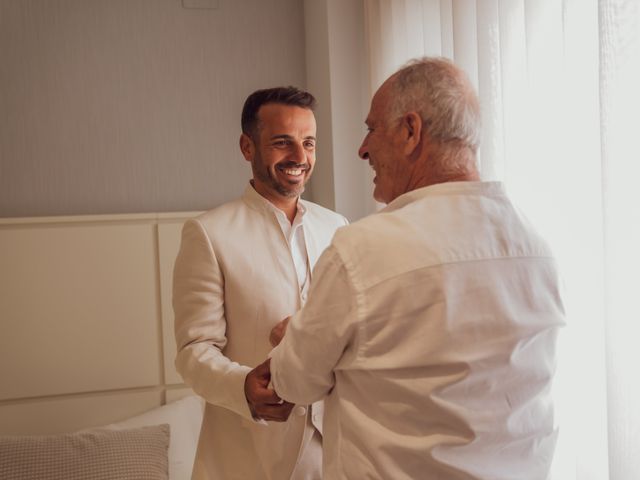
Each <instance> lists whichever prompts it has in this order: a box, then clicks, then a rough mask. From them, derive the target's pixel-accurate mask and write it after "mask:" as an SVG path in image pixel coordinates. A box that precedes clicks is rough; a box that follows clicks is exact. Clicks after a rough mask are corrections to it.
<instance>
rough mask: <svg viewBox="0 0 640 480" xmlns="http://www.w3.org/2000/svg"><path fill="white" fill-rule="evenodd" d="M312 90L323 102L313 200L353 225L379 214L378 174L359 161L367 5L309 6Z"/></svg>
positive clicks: (315, 0) (339, 0)
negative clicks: (374, 193) (375, 187)
mask: <svg viewBox="0 0 640 480" xmlns="http://www.w3.org/2000/svg"><path fill="white" fill-rule="evenodd" d="M304 16H305V33H306V56H307V79H308V88H309V89H310V90H311V91H312V92H313V93H314V95H316V97H317V98H318V102H319V106H318V110H317V112H316V118H317V120H318V132H319V136H320V137H319V142H318V158H319V161H318V162H317V164H316V168H315V171H314V175H313V178H312V179H311V182H310V183H311V188H312V199H313V200H314V201H316V202H318V203H320V204H323V205H326V206H328V207H329V208H333V209H335V210H337V211H338V212H340V213H342V214H343V215H345V216H346V217H347V218H349V219H350V220H352V221H353V220H357V219H359V218H361V217H363V216H365V215H367V214H369V213H372V212H373V211H375V210H376V204H375V202H374V201H373V198H372V191H373V181H372V179H373V174H372V170H371V168H370V167H369V164H368V163H367V162H365V161H363V160H361V159H359V158H358V148H359V146H360V144H361V142H362V139H363V138H364V135H365V133H366V128H365V124H364V120H365V118H366V116H367V112H368V110H369V100H370V98H371V95H372V92H371V89H370V86H369V75H368V71H369V68H368V61H367V59H368V52H367V48H366V38H365V37H366V36H365V25H364V17H365V16H364V2H362V1H355V0H353V1H346V2H345V1H343V0H305V2H304Z"/></svg>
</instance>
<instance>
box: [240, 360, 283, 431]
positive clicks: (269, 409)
mask: <svg viewBox="0 0 640 480" xmlns="http://www.w3.org/2000/svg"><path fill="white" fill-rule="evenodd" d="M270 362H271V359H270V358H268V359H267V360H265V361H264V362H263V363H261V364H260V365H258V366H257V367H256V368H254V369H253V370H251V371H250V372H249V373H248V374H247V377H246V378H245V380H244V394H245V397H247V404H248V405H249V410H251V415H253V418H254V419H256V420H267V421H270V422H284V421H286V420H287V418H289V414H290V413H291V409H293V403H289V402H285V401H283V400H282V399H281V398H280V397H278V395H276V392H275V390H273V389H272V388H269V381H270V380H271V371H270V370H269V363H270Z"/></svg>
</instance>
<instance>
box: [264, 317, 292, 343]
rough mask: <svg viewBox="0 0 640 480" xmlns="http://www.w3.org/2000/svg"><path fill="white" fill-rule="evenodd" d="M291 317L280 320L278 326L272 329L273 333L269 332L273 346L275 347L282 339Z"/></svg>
mask: <svg viewBox="0 0 640 480" xmlns="http://www.w3.org/2000/svg"><path fill="white" fill-rule="evenodd" d="M290 318H291V317H287V318H285V319H284V320H282V321H280V322H278V323H277V324H276V326H275V327H273V328H272V329H271V333H270V334H269V342H271V346H272V347H275V346H276V345H278V344H279V343H280V342H281V341H282V338H283V337H284V334H285V333H286V331H287V325H289V319H290Z"/></svg>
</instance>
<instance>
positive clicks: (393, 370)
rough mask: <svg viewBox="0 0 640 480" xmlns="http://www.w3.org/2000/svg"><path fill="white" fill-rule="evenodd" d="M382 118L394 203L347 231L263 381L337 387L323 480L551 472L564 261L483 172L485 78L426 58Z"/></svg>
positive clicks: (386, 197)
mask: <svg viewBox="0 0 640 480" xmlns="http://www.w3.org/2000/svg"><path fill="white" fill-rule="evenodd" d="M366 123H367V126H368V130H369V131H368V133H367V136H366V138H365V139H364V141H363V143H362V146H361V147H360V151H359V154H360V157H362V158H363V159H365V160H367V161H368V162H369V163H370V164H371V166H372V167H373V169H374V170H375V173H376V177H375V179H374V183H375V191H374V196H375V198H376V199H377V200H379V201H381V202H385V203H387V204H388V205H387V207H386V208H385V209H383V210H382V211H381V212H378V213H377V214H375V215H371V216H369V217H367V218H365V219H363V220H361V221H359V222H356V223H354V224H352V225H351V226H349V227H346V228H344V229H342V230H340V231H338V232H337V234H336V236H335V237H334V239H333V241H332V243H331V245H330V247H329V248H328V249H327V250H326V251H325V252H324V254H323V255H322V256H321V258H320V260H319V261H318V264H317V266H316V269H315V272H314V280H313V284H312V286H311V291H310V294H309V299H308V302H307V304H306V305H305V307H304V308H303V309H302V310H301V311H300V312H298V313H297V314H296V315H295V316H293V317H292V318H291V320H290V322H289V324H288V327H287V331H286V335H284V338H283V339H282V341H281V343H280V344H279V345H278V346H277V347H276V348H275V349H274V350H273V352H272V354H271V359H270V364H269V361H266V362H265V363H263V364H262V365H261V366H259V367H257V368H256V369H255V370H254V371H253V372H252V373H250V374H249V377H248V380H247V384H248V385H250V386H251V385H255V384H256V383H257V382H258V380H262V381H263V383H264V379H265V378H268V377H269V374H270V375H271V381H272V384H273V388H274V392H273V395H274V397H275V396H276V395H277V397H279V398H282V399H284V400H286V401H288V402H295V403H303V404H305V403H310V402H313V401H315V400H317V399H320V398H323V397H325V396H326V400H325V419H324V435H325V437H324V440H325V441H324V474H325V477H324V478H330V479H353V478H380V479H394V480H401V479H417V478H428V479H446V480H479V479H482V480H506V479H515V478H518V479H521V480H525V479H530V480H541V479H545V478H547V476H548V471H549V466H550V463H551V459H552V456H553V451H554V448H555V442H556V430H555V428H554V424H553V410H552V403H551V401H550V393H549V390H550V385H551V380H552V376H553V371H554V363H555V344H556V335H557V332H558V329H559V327H560V326H561V325H562V324H563V323H564V313H563V306H562V301H561V299H560V295H559V291H558V290H559V288H558V280H557V272H556V264H555V261H554V259H553V256H552V254H551V252H550V250H549V248H548V246H547V245H546V243H545V242H544V241H543V240H542V239H541V238H540V237H539V236H538V234H537V233H536V232H535V231H534V229H533V228H532V227H531V226H530V225H529V224H528V223H527V221H526V220H525V219H523V218H522V217H521V216H520V215H519V214H518V213H517V211H516V209H515V208H514V207H513V205H512V203H511V202H510V201H509V199H508V198H507V196H506V195H505V192H504V191H503V187H502V186H501V185H500V184H499V183H494V182H482V181H480V180H479V175H478V170H477V166H476V152H477V149H478V143H479V137H480V127H479V123H480V113H479V106H478V100H477V97H476V95H475V93H474V91H473V89H472V87H471V85H470V83H469V82H468V80H467V79H466V77H465V75H464V74H463V73H462V71H461V70H460V69H458V68H457V67H455V66H454V65H453V64H452V63H451V62H449V61H447V60H444V59H440V58H424V59H420V60H417V61H414V62H412V63H410V64H409V65H407V66H406V67H404V68H402V69H401V70H400V71H398V72H397V73H395V74H394V75H392V76H391V77H390V78H389V79H388V80H387V81H386V82H385V83H384V84H383V85H382V86H381V87H380V89H379V90H378V91H377V92H376V94H375V96H374V97H373V100H372V103H371V109H370V112H369V115H368V117H367V121H366ZM269 368H270V373H269Z"/></svg>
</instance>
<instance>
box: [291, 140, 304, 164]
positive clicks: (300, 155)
mask: <svg viewBox="0 0 640 480" xmlns="http://www.w3.org/2000/svg"><path fill="white" fill-rule="evenodd" d="M291 155H292V157H293V160H294V161H295V162H296V163H299V164H300V163H306V160H307V158H306V153H305V149H304V145H302V144H299V143H295V144H294V146H293V152H291Z"/></svg>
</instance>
